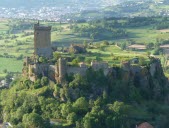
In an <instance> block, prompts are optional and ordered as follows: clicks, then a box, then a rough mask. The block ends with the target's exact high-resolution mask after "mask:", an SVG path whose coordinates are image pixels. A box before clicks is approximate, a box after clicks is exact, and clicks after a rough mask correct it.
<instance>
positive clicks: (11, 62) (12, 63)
mask: <svg viewBox="0 0 169 128" xmlns="http://www.w3.org/2000/svg"><path fill="white" fill-rule="evenodd" d="M22 65H23V62H22V60H16V59H15V58H0V74H3V70H4V69H7V71H9V72H21V71H22Z"/></svg>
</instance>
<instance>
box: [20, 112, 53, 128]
mask: <svg viewBox="0 0 169 128" xmlns="http://www.w3.org/2000/svg"><path fill="white" fill-rule="evenodd" d="M22 122H23V124H24V127H25V128H46V124H45V122H46V121H45V120H44V119H43V118H42V117H41V116H40V115H39V114H37V113H30V114H25V115H24V116H23V119H22ZM47 127H50V125H49V126H47Z"/></svg>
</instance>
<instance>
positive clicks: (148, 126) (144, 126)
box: [137, 122, 154, 128]
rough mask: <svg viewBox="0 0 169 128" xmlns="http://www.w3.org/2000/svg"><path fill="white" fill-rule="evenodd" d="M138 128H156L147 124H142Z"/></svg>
mask: <svg viewBox="0 0 169 128" xmlns="http://www.w3.org/2000/svg"><path fill="white" fill-rule="evenodd" d="M137 128H154V127H153V126H152V125H151V124H149V123H147V122H145V123H142V124H140V125H139V126H138V127H137Z"/></svg>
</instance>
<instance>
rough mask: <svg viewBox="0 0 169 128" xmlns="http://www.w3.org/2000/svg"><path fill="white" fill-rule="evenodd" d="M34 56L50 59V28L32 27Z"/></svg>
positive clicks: (36, 25)
mask: <svg viewBox="0 0 169 128" xmlns="http://www.w3.org/2000/svg"><path fill="white" fill-rule="evenodd" d="M34 54H35V55H38V56H43V57H47V58H50V57H51V56H52V48H51V26H40V25H39V23H37V24H35V25H34Z"/></svg>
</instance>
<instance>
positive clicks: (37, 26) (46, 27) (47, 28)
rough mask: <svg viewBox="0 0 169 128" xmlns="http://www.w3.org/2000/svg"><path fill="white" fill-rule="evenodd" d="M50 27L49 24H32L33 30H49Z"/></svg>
mask: <svg viewBox="0 0 169 128" xmlns="http://www.w3.org/2000/svg"><path fill="white" fill-rule="evenodd" d="M51 29H52V27H51V26H39V25H36V24H35V25H34V30H35V31H36V30H38V31H51Z"/></svg>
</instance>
